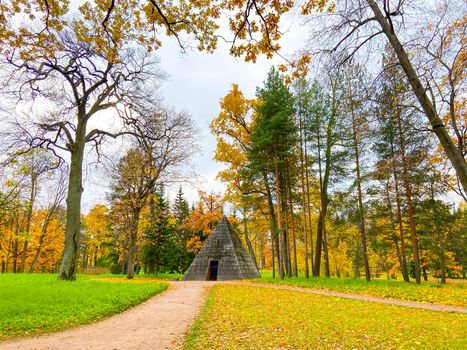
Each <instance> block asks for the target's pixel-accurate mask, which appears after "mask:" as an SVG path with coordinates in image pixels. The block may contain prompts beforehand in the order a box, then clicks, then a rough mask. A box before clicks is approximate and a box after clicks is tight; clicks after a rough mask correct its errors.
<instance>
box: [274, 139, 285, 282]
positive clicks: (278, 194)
mask: <svg viewBox="0 0 467 350" xmlns="http://www.w3.org/2000/svg"><path fill="white" fill-rule="evenodd" d="M278 161H279V157H278V152H277V145H274V175H275V185H276V202H277V203H276V206H277V208H276V211H277V234H278V237H279V254H278V260H279V278H280V279H284V266H283V256H284V246H283V242H282V235H283V232H282V213H281V186H280V179H279V166H278V164H277V162H278Z"/></svg>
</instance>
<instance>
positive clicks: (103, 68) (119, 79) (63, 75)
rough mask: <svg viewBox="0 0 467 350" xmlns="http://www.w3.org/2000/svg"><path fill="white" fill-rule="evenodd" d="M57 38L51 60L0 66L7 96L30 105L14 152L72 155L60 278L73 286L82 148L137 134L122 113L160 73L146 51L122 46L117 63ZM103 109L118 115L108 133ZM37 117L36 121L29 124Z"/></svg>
mask: <svg viewBox="0 0 467 350" xmlns="http://www.w3.org/2000/svg"><path fill="white" fill-rule="evenodd" d="M59 38H60V43H61V47H62V48H61V50H60V51H59V52H56V53H55V55H54V56H53V57H49V58H42V59H31V60H29V59H28V58H27V57H24V56H21V55H18V54H17V53H16V52H15V51H14V50H12V51H11V52H9V53H6V54H5V55H4V56H3V57H2V62H1V63H2V69H4V74H5V75H4V77H3V78H4V79H3V81H4V82H5V85H4V89H3V90H4V92H5V94H8V97H9V98H10V99H11V98H13V99H16V101H17V102H18V105H19V104H21V103H24V102H30V105H31V106H32V107H31V111H30V112H29V113H30V114H31V115H28V116H27V117H26V118H24V117H23V118H19V119H17V120H16V123H15V124H16V127H17V129H19V132H18V133H16V134H15V135H16V136H15V137H16V138H15V139H14V140H13V141H14V142H13V146H15V147H17V146H18V144H21V145H22V146H24V144H27V146H28V147H29V149H34V148H39V147H40V148H46V149H48V150H51V151H52V152H54V153H55V154H56V155H57V156H59V157H64V154H66V153H69V157H70V167H69V178H68V192H67V193H68V194H67V200H66V203H67V219H66V236H65V248H64V252H63V257H62V263H61V267H60V272H59V278H60V279H64V280H75V279H76V269H77V259H78V247H79V239H80V224H81V223H80V215H81V195H82V192H83V184H82V173H83V159H84V153H85V148H86V145H87V144H92V145H94V146H95V148H96V149H97V150H99V145H100V144H101V143H102V141H103V139H104V138H106V137H111V138H116V137H118V136H120V135H125V134H136V133H137V132H138V130H140V129H139V128H138V123H139V121H138V119H137V117H135V114H133V113H128V112H126V113H123V110H125V109H131V106H133V105H138V103H139V101H141V100H148V98H149V96H150V95H152V94H153V91H154V87H155V86H156V82H157V81H158V80H159V79H160V78H161V74H160V73H158V71H157V69H155V61H154V60H153V59H151V58H150V56H149V55H148V54H147V53H145V54H144V55H141V54H139V53H138V52H137V51H135V50H133V49H131V48H122V49H121V57H122V58H121V59H120V60H118V61H115V62H114V61H111V60H109V59H107V58H106V57H105V56H104V55H103V54H100V53H97V52H95V51H93V49H92V48H91V46H90V45H88V44H86V43H83V42H80V40H79V39H78V38H77V37H76V36H74V35H73V34H72V33H71V32H66V31H64V32H63V33H60V34H59ZM34 102H36V104H34ZM38 104H39V106H38ZM17 109H18V108H17ZM106 110H113V111H114V114H112V113H109V112H108V114H110V115H114V116H115V115H118V116H119V117H120V118H114V119H113V124H114V126H113V128H112V127H111V128H109V127H106V128H103V127H102V126H104V125H105V126H106V124H107V125H108V120H107V123H106V122H105V121H104V120H103V118H104V116H105V114H104V113H102V112H104V111H106ZM36 114H40V115H41V117H40V118H34V116H35V115H36ZM117 119H118V120H117Z"/></svg>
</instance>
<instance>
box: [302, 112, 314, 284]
mask: <svg viewBox="0 0 467 350" xmlns="http://www.w3.org/2000/svg"><path fill="white" fill-rule="evenodd" d="M299 130H300V180H301V188H302V215H303V241H304V242H303V243H304V245H305V252H304V258H305V278H309V276H310V272H309V267H308V232H307V208H306V193H305V192H306V191H305V174H304V173H305V168H304V152H303V141H304V138H305V136H304V132H303V121H302V116H301V114H299ZM311 260H312V261H313V253H311Z"/></svg>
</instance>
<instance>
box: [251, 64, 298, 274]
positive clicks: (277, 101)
mask: <svg viewBox="0 0 467 350" xmlns="http://www.w3.org/2000/svg"><path fill="white" fill-rule="evenodd" d="M256 96H257V97H258V98H259V101H260V102H259V105H258V106H257V107H256V112H257V114H258V116H257V119H256V120H255V122H256V123H255V125H254V126H253V128H252V132H251V145H250V148H249V150H248V159H249V168H250V169H251V170H252V171H253V173H256V174H261V176H262V177H263V181H264V185H265V188H266V191H267V193H268V203H269V212H270V217H271V218H273V220H272V221H273V223H272V225H271V226H274V228H273V229H272V230H271V231H273V235H274V243H275V246H276V253H277V257H278V261H279V275H280V277H281V278H283V277H284V266H288V259H287V256H286V254H287V251H288V249H287V242H288V238H287V235H288V233H287V231H286V230H284V228H285V226H286V225H285V220H284V219H285V217H284V215H283V213H282V212H283V208H284V207H285V203H286V202H285V201H284V199H286V198H287V196H286V194H285V188H286V186H285V184H286V179H287V176H286V175H287V173H286V171H285V168H286V164H285V160H286V158H287V157H288V156H289V155H291V154H292V147H293V145H294V144H295V142H296V139H295V137H296V126H295V123H294V120H293V116H294V113H295V107H294V97H293V95H292V93H291V92H290V90H289V88H288V87H287V86H286V85H285V83H284V80H283V77H282V76H281V75H280V74H279V72H277V71H276V70H275V69H274V68H272V69H271V70H270V72H269V74H268V78H267V80H266V82H265V84H264V87H262V88H258V89H257V92H256ZM271 179H272V180H273V186H274V188H275V191H274V192H275V201H276V207H275V208H273V207H272V195H271V193H272V191H271V189H270V187H271V185H270V184H269V181H270V180H271ZM283 201H284V202H283ZM274 210H275V212H274ZM273 213H274V214H273ZM274 216H275V225H274ZM271 228H272V227H271Z"/></svg>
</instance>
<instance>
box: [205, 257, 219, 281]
mask: <svg viewBox="0 0 467 350" xmlns="http://www.w3.org/2000/svg"><path fill="white" fill-rule="evenodd" d="M218 267H219V262H218V261H210V262H209V269H208V276H207V277H206V280H207V281H217V269H218Z"/></svg>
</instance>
